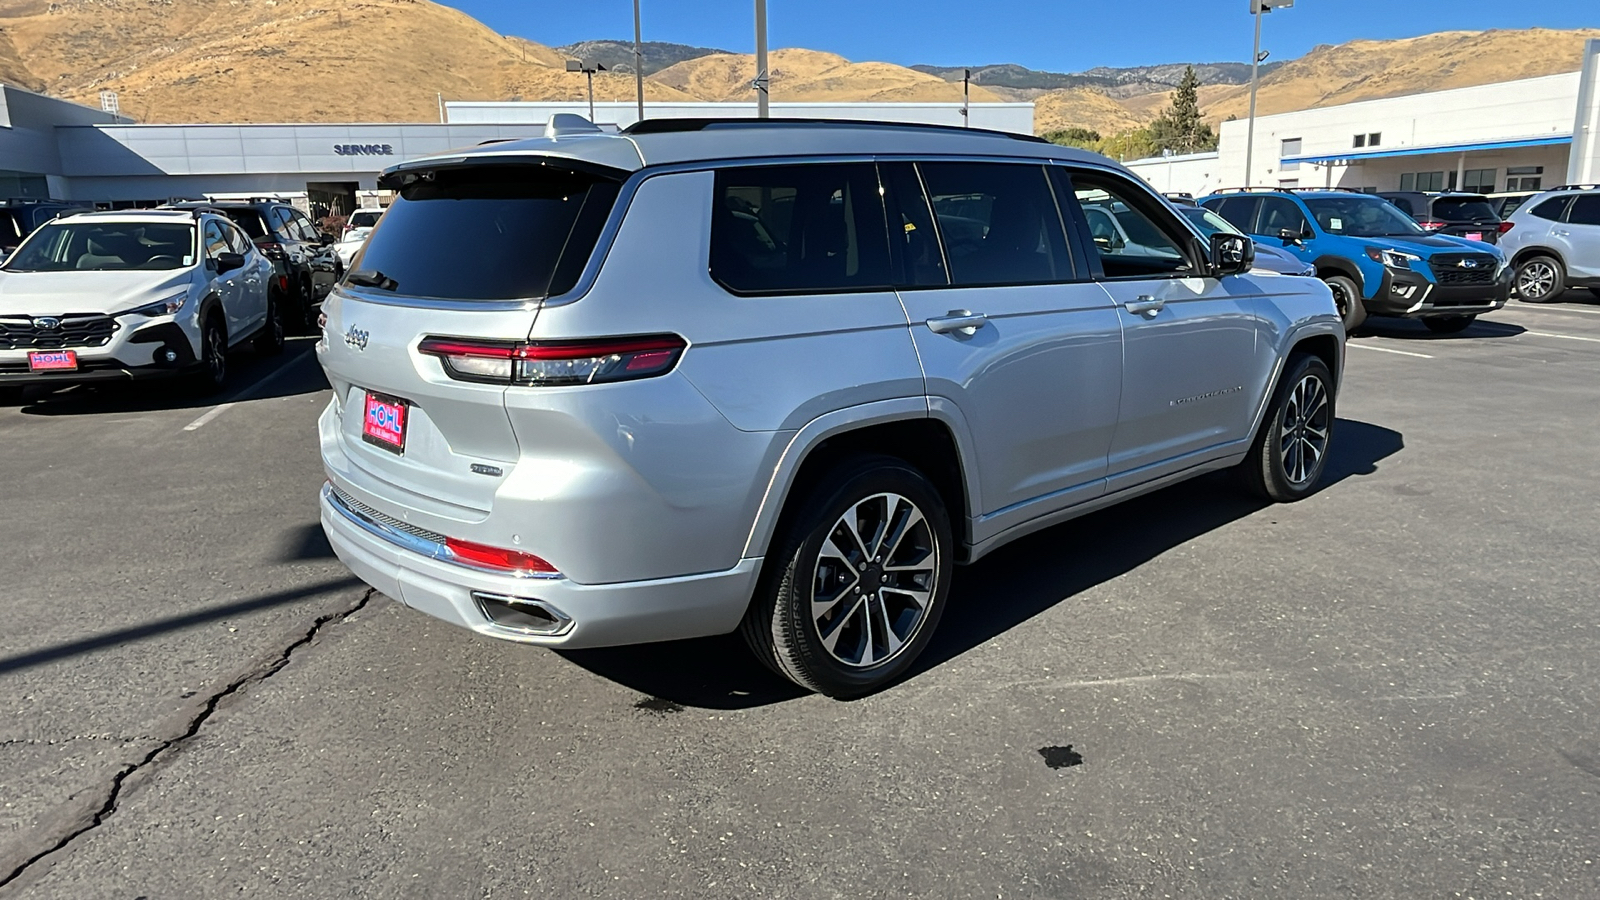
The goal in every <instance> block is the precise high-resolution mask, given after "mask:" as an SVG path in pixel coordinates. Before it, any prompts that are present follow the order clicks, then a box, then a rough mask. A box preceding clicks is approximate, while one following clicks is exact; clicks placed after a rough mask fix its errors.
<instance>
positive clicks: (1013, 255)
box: [918, 162, 1075, 287]
mask: <svg viewBox="0 0 1600 900" xmlns="http://www.w3.org/2000/svg"><path fill="white" fill-rule="evenodd" d="M918 168H919V169H920V170H921V171H922V180H923V182H924V183H925V184H926V185H927V187H928V198H929V201H930V203H931V204H932V206H933V212H934V216H935V217H936V218H937V219H938V222H939V236H940V237H941V238H942V239H943V242H944V255H945V258H946V259H947V260H948V261H949V264H950V282H951V283H952V284H955V285H962V286H974V287H975V286H980V285H1004V284H1047V283H1051V282H1057V281H1070V280H1071V279H1072V278H1073V277H1074V275H1075V273H1074V271H1073V268H1072V257H1071V255H1070V254H1069V253H1068V252H1067V238H1066V232H1065V230H1064V229H1063V228H1062V227H1061V212H1060V210H1059V209H1058V208H1057V206H1056V200H1055V193H1054V192H1053V191H1052V190H1051V188H1050V180H1049V177H1048V175H1047V174H1046V172H1045V168H1044V167H1043V166H1036V165H1021V164H1009V163H965V162H960V163H921V164H919V165H918Z"/></svg>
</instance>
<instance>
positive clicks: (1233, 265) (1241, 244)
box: [1211, 231, 1256, 278]
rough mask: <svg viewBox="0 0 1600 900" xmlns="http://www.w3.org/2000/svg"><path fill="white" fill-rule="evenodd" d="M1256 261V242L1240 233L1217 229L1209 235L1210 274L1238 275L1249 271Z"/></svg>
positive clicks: (1218, 275)
mask: <svg viewBox="0 0 1600 900" xmlns="http://www.w3.org/2000/svg"><path fill="white" fill-rule="evenodd" d="M1255 261H1256V244H1255V241H1252V240H1250V239H1249V238H1247V237H1245V236H1244V235H1242V234H1228V233H1227V232H1225V231H1219V232H1217V233H1216V234H1213V235H1212V236H1211V274H1212V275H1215V276H1217V277H1218V278H1221V277H1222V276H1224V275H1238V274H1239V273H1241V272H1248V271H1250V267H1251V266H1252V265H1254V264H1255Z"/></svg>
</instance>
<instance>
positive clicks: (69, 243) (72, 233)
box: [4, 222, 195, 272]
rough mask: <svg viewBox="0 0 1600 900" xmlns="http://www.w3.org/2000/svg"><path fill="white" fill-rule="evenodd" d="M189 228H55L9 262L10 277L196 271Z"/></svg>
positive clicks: (168, 225) (93, 224)
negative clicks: (190, 268)
mask: <svg viewBox="0 0 1600 900" xmlns="http://www.w3.org/2000/svg"><path fill="white" fill-rule="evenodd" d="M194 253H195V249H194V225H193V224H192V223H189V222H182V223H179V222H172V223H168V222H51V223H49V224H47V225H43V226H41V227H40V228H39V230H38V231H36V232H34V234H33V236H32V237H31V238H29V239H28V240H27V242H26V243H24V244H23V245H22V246H21V247H20V248H18V250H17V252H16V253H14V254H12V255H11V257H10V258H8V259H7V260H6V262H5V266H4V268H5V270H6V271H8V272H67V271H73V270H77V271H91V272H104V271H110V270H116V269H177V268H181V267H183V266H192V265H194Z"/></svg>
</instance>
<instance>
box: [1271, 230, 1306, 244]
mask: <svg viewBox="0 0 1600 900" xmlns="http://www.w3.org/2000/svg"><path fill="white" fill-rule="evenodd" d="M1303 237H1305V235H1303V234H1301V233H1300V232H1298V231H1295V230H1294V229H1292V228H1280V229H1278V240H1280V241H1283V245H1284V246H1285V247H1289V246H1295V247H1298V246H1300V241H1301V239H1302V238H1303Z"/></svg>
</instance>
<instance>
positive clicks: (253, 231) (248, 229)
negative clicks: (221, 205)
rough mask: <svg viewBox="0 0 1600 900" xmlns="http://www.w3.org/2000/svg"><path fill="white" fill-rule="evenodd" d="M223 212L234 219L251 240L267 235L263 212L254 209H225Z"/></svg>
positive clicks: (234, 222)
mask: <svg viewBox="0 0 1600 900" xmlns="http://www.w3.org/2000/svg"><path fill="white" fill-rule="evenodd" d="M222 214H223V215H225V216H227V217H228V218H229V219H231V220H233V224H235V225H237V226H239V228H240V229H241V230H243V231H244V233H245V234H248V235H250V239H251V240H256V239H258V238H264V237H266V236H267V223H265V222H263V221H261V213H258V212H256V211H255V210H253V209H225V210H223V211H222Z"/></svg>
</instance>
